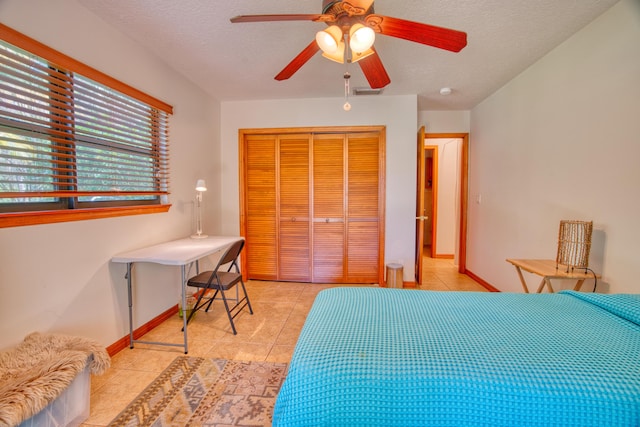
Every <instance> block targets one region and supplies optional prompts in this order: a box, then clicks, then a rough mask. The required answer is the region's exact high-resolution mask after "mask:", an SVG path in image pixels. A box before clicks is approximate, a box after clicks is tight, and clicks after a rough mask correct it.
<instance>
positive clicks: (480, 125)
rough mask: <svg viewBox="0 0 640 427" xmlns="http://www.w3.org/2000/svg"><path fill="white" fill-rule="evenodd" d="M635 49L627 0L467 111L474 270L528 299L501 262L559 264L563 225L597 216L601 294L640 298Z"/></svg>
mask: <svg viewBox="0 0 640 427" xmlns="http://www.w3.org/2000/svg"><path fill="white" fill-rule="evenodd" d="M638 41H640V2H638V1H637V0H622V1H620V3H618V4H616V5H615V6H613V7H612V8H611V9H610V10H609V11H607V12H606V13H604V14H603V15H602V16H600V17H599V18H597V19H596V20H595V21H594V22H592V23H591V24H589V25H588V26H587V27H585V28H584V29H583V30H581V31H580V32H578V33H577V34H575V35H574V36H573V37H571V38H570V39H569V40H567V41H566V42H565V43H563V44H562V45H560V46H559V47H557V48H556V49H554V50H553V51H551V52H550V53H549V54H547V55H546V56H545V57H544V58H542V59H541V60H540V61H538V62H537V63H536V64H534V65H533V66H532V67H530V68H529V69H527V70H526V71H525V72H523V73H522V74H521V75H520V76H518V77H517V78H515V79H514V80H513V81H511V82H510V83H508V84H507V85H506V86H504V87H503V88H501V89H500V90H499V91H497V92H496V93H495V94H493V95H492V96H490V97H489V98H488V99H486V100H485V101H484V102H482V103H481V104H480V105H478V106H477V107H476V108H474V109H473V110H472V111H471V141H472V142H471V149H470V179H469V184H470V194H471V200H472V201H473V200H474V197H475V195H478V194H481V195H482V202H481V204H476V203H474V202H472V203H470V205H469V208H470V209H469V222H468V227H469V230H468V231H469V238H468V242H469V244H468V246H467V255H468V258H467V268H468V269H469V270H470V271H472V272H473V273H475V274H476V275H478V276H479V277H481V278H483V279H484V280H486V281H487V282H489V283H491V284H492V285H493V286H495V287H497V288H498V289H500V290H503V291H515V292H521V291H522V288H521V285H520V283H519V281H518V277H517V275H516V272H515V270H514V268H513V266H511V265H510V264H508V263H506V262H505V259H506V258H551V259H555V255H556V248H557V236H558V227H559V222H560V220H562V219H578V220H593V222H594V236H593V246H592V250H591V263H590V266H592V267H593V268H594V269H595V270H596V271H597V272H598V273H600V274H602V275H603V278H602V280H601V283H600V284H599V286H598V290H599V291H601V292H633V293H638V292H640V282H639V281H638V277H637V276H638V274H637V272H638V264H639V261H638V260H639V257H638V253H639V251H638V248H639V242H640V224H639V222H638V219H639V218H640V198H638V194H639V193H638V184H639V183H640V167H638V159H639V158H640V48H639V46H638ZM529 280H533V278H529ZM537 280H539V279H537ZM532 283H534V282H532ZM535 284H536V285H537V281H536V282H535ZM566 285H567V284H563V286H566ZM585 290H589V289H586V288H585Z"/></svg>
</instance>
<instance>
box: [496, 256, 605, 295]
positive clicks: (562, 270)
mask: <svg viewBox="0 0 640 427" xmlns="http://www.w3.org/2000/svg"><path fill="white" fill-rule="evenodd" d="M507 262H509V263H511V264H513V265H514V266H515V267H516V271H517V272H518V277H520V282H521V283H522V287H523V288H524V291H525V292H526V293H529V288H528V287H527V282H526V281H525V280H524V276H523V275H522V270H524V271H527V272H529V273H533V274H537V275H538V276H541V277H542V281H541V282H540V285H539V286H538V289H537V290H536V292H537V293H541V292H542V290H543V289H544V287H545V286H547V287H548V288H549V292H555V291H554V290H553V286H551V279H574V280H576V285H575V286H574V287H573V290H574V291H579V290H580V287H581V286H582V284H583V283H584V281H585V280H586V279H595V278H599V277H600V276H599V275H597V274H595V275H594V274H591V273H588V272H586V271H585V270H584V268H575V269H573V270H572V269H569V271H567V266H566V265H558V268H556V262H555V260H552V259H507Z"/></svg>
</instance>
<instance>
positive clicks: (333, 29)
mask: <svg viewBox="0 0 640 427" xmlns="http://www.w3.org/2000/svg"><path fill="white" fill-rule="evenodd" d="M316 43H318V46H320V49H322V51H323V52H324V53H329V54H331V53H334V52H336V50H338V48H339V47H340V43H343V42H342V30H341V29H340V27H338V26H337V25H332V26H330V27H329V28H327V29H326V30H322V31H318V32H317V33H316Z"/></svg>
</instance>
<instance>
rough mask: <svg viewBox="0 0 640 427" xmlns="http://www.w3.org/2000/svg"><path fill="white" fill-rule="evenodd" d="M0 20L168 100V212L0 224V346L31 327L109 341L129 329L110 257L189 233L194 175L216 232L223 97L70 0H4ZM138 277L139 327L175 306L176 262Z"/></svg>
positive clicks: (119, 278)
mask: <svg viewBox="0 0 640 427" xmlns="http://www.w3.org/2000/svg"><path fill="white" fill-rule="evenodd" d="M0 20H1V21H2V23H3V24H5V25H8V26H10V27H12V28H14V29H16V30H18V31H20V32H22V33H25V34H26V35H28V36H30V37H32V38H35V39H37V40H39V41H42V42H43V43H45V44H47V45H49V46H50V47H53V48H54V49H57V50H59V51H61V52H63V53H65V54H67V55H70V56H72V57H74V58H75V59H78V60H80V61H82V62H84V63H86V64H88V65H91V66H93V67H94V68H97V69H98V70H100V71H103V72H105V73H107V74H109V75H111V76H113V77H115V78H117V79H119V80H121V81H123V82H125V83H127V84H129V85H131V86H133V87H136V88H138V89H140V90H142V91H145V92H147V93H148V94H150V95H153V96H155V97H157V98H159V99H161V100H163V101H165V102H167V103H169V104H171V105H173V107H174V115H173V117H172V119H171V134H170V138H171V169H172V174H171V183H170V185H171V197H170V200H171V202H172V203H173V206H172V207H171V209H170V211H169V212H168V213H163V214H153V215H138V216H130V217H121V218H110V219H101V220H90V221H78V222H69V223H62V224H51V225H38V226H27V227H15V228H5V229H0V259H2V267H1V268H0V349H2V348H6V347H9V346H12V345H15V344H16V343H18V342H19V341H21V340H22V339H23V338H24V336H25V335H27V334H28V333H30V332H32V331H41V332H47V331H51V332H59V333H69V334H74V335H82V336H87V337H90V338H93V339H96V340H98V341H99V342H101V343H103V344H104V345H110V344H112V343H114V342H116V341H117V340H118V339H120V338H122V337H123V336H125V335H127V334H128V317H127V298H126V281H125V280H124V273H125V266H124V265H113V264H111V263H110V261H109V260H110V258H111V256H112V255H114V254H116V253H119V252H122V251H126V250H130V249H135V248H138V247H142V246H145V245H148V244H152V243H156V242H161V241H165V240H170V239H173V238H177V237H183V236H186V235H189V234H190V233H191V220H192V200H193V197H194V195H195V190H194V187H195V182H196V179H197V178H199V177H202V178H205V179H207V181H208V185H209V191H208V192H207V193H206V196H205V200H206V201H207V202H208V203H207V208H208V209H210V211H208V212H210V213H211V214H210V215H209V216H208V218H207V221H206V223H205V232H208V233H209V234H212V233H215V232H219V231H220V227H221V226H220V224H221V222H220V215H219V213H217V212H216V210H217V207H218V203H217V202H218V200H219V198H220V187H221V184H222V182H221V180H220V178H219V175H218V174H217V172H216V170H217V168H219V167H220V164H219V161H218V162H216V161H210V159H216V158H217V156H215V155H214V153H217V152H218V151H219V147H220V139H219V138H220V137H219V133H218V129H219V118H220V109H219V104H218V103H217V102H216V101H214V100H212V99H211V98H209V97H207V96H205V95H203V93H202V92H201V91H200V90H199V89H198V88H196V87H195V86H193V85H192V84H191V83H189V82H188V81H186V80H185V79H184V78H182V77H181V76H180V75H178V74H177V73H175V72H174V71H173V70H171V69H170V68H169V67H167V65H166V64H164V63H163V62H161V61H160V60H159V59H158V58H156V57H154V56H151V55H150V54H149V53H148V52H147V51H145V50H143V49H141V48H140V47H139V46H137V45H136V44H135V43H134V42H133V41H132V40H130V39H127V38H125V37H124V36H122V35H121V34H120V33H118V32H117V31H115V30H113V29H112V28H111V27H109V26H107V25H106V24H105V23H104V22H103V21H101V20H99V19H98V18H96V17H95V16H94V15H92V14H91V13H90V12H88V11H87V10H86V9H84V8H82V7H81V6H79V5H77V3H76V2H75V1H56V2H52V1H50V0H29V1H28V2H26V1H24V0H2V1H1V2H0ZM59 23H68V25H59ZM210 200H215V203H211V202H210ZM212 218H215V220H214V219H212ZM134 276H135V278H137V277H140V276H143V277H144V280H141V282H144V283H145V284H146V285H147V286H140V287H138V289H137V291H136V294H135V296H136V297H137V298H138V300H139V301H144V304H137V308H139V310H138V311H137V315H136V317H135V324H136V326H139V325H141V324H144V323H145V322H147V321H149V320H150V319H151V318H153V317H155V316H157V315H158V314H159V313H161V312H163V311H164V310H166V309H168V308H169V307H171V306H172V305H175V304H176V303H177V301H178V296H179V272H178V271H176V270H175V269H172V268H162V267H156V268H151V267H150V266H148V265H141V266H139V268H137V269H136V270H135V274H134Z"/></svg>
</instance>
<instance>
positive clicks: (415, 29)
mask: <svg viewBox="0 0 640 427" xmlns="http://www.w3.org/2000/svg"><path fill="white" fill-rule="evenodd" d="M366 22H367V24H368V25H371V26H372V28H373V29H374V30H376V31H378V32H380V33H381V34H384V35H385V36H391V37H398V38H401V39H405V40H409V41H412V42H416V43H422V44H426V45H428V46H433V47H437V48H440V49H445V50H450V51H452V52H460V50H462V48H463V47H465V46H466V45H467V33H464V32H462V31H456V30H450V29H448V28H443V27H436V26H433V25H428V24H422V23H420V22H413V21H407V20H405V19H398V18H392V17H390V16H382V15H373V14H372V15H369V16H367V18H366Z"/></svg>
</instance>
